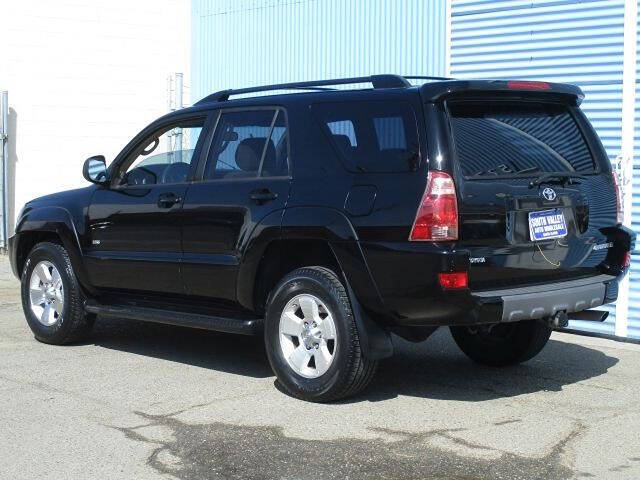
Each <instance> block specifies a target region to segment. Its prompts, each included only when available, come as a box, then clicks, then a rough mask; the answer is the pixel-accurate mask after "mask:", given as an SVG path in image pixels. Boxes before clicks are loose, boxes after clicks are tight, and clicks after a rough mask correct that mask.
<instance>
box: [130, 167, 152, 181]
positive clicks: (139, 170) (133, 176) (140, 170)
mask: <svg viewBox="0 0 640 480" xmlns="http://www.w3.org/2000/svg"><path fill="white" fill-rule="evenodd" d="M144 174H146V175H144ZM147 180H151V181H147ZM157 180H158V177H157V176H156V174H155V173H153V172H152V171H151V170H149V169H148V168H145V167H136V168H134V169H133V170H131V171H130V172H129V173H127V176H126V178H125V181H126V184H127V185H155V184H156V183H157Z"/></svg>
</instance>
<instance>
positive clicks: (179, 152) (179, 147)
mask: <svg viewBox="0 0 640 480" xmlns="http://www.w3.org/2000/svg"><path fill="white" fill-rule="evenodd" d="M181 108H182V73H176V110H180V109H181ZM182 149H183V146H182V129H181V128H176V140H175V150H176V153H177V155H176V162H182Z"/></svg>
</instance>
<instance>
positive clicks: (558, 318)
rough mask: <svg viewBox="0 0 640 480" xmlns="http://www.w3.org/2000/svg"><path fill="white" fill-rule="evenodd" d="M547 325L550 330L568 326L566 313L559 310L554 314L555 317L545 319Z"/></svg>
mask: <svg viewBox="0 0 640 480" xmlns="http://www.w3.org/2000/svg"><path fill="white" fill-rule="evenodd" d="M546 320H547V325H548V326H549V327H550V328H565V327H566V326H567V325H569V317H567V313H566V312H565V311H564V310H560V311H559V312H556V314H555V315H551V316H549V317H547V319H546Z"/></svg>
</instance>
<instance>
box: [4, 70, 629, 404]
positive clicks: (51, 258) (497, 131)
mask: <svg viewBox="0 0 640 480" xmlns="http://www.w3.org/2000/svg"><path fill="white" fill-rule="evenodd" d="M407 78H411V79H423V82H424V83H423V84H422V85H421V86H412V85H411V84H410V83H409V81H408V80H407ZM360 83H370V84H371V85H372V88H362V89H344V88H343V89H335V88H331V87H334V86H336V85H345V84H360ZM355 86H356V87H359V86H360V85H355ZM270 90H273V91H279V92H280V94H278V95H269V96H255V95H254V96H253V97H249V98H247V97H246V95H247V94H251V93H254V92H266V91H270ZM240 94H243V95H245V98H236V99H234V100H230V99H229V98H230V97H231V96H237V95H240ZM582 98H583V94H582V92H581V90H580V89H579V88H577V87H574V86H570V85H564V84H551V83H545V82H529V81H458V80H450V79H440V78H433V77H401V76H396V75H376V76H371V77H361V78H350V79H339V80H331V81H328V80H327V81H319V82H300V83H292V84H282V85H270V86H265V87H258V88H248V89H241V90H226V91H222V92H218V93H215V94H213V95H210V96H208V97H206V98H204V99H203V100H201V101H199V102H198V103H196V104H195V105H194V106H193V107H190V108H185V109H183V110H180V111H176V112H173V113H170V114H168V115H165V116H164V117H162V118H160V119H159V120H157V121H155V122H153V123H152V124H151V125H149V126H148V127H147V128H145V129H144V130H143V131H142V132H140V134H138V135H137V136H136V137H135V138H134V139H133V140H132V141H131V142H129V144H128V145H127V146H126V147H125V148H124V149H123V150H122V152H121V153H120V154H119V155H118V156H117V157H116V158H115V160H114V161H113V162H112V163H111V164H110V165H109V167H108V168H107V167H106V164H105V159H104V157H102V156H97V157H91V158H89V159H88V160H87V161H86V162H85V165H84V170H83V173H84V176H85V178H86V179H87V180H89V181H90V182H92V183H93V185H92V186H90V187H87V188H83V189H79V190H73V191H68V192H62V193H58V194H55V195H49V196H46V197H42V198H39V199H37V200H33V201H31V202H29V203H27V205H26V206H25V207H24V209H23V210H22V212H21V213H20V215H19V219H18V222H17V227H16V233H15V236H13V237H12V238H11V240H10V256H11V263H12V266H13V270H14V272H15V274H16V275H17V276H18V277H19V278H20V279H21V280H22V302H23V307H24V312H25V315H26V318H27V322H28V323H29V326H30V327H31V329H32V330H33V332H34V334H35V337H36V338H37V339H38V340H40V341H43V342H47V343H54V344H61V343H66V342H70V341H73V340H76V339H78V338H79V336H80V335H82V334H84V333H85V332H86V331H88V330H89V329H90V328H91V325H92V324H93V322H94V320H95V318H96V316H100V315H101V316H104V317H118V318H127V319H135V320H143V321H151V322H161V323H168V324H175V325H185V326H190V327H196V328H202V329H210V330H219V331H223V332H232V333H239V334H246V335H256V334H262V333H263V334H264V340H265V344H266V351H267V354H268V357H269V361H270V363H271V366H272V367H273V370H274V372H275V374H276V375H277V378H278V380H279V382H280V383H281V385H282V386H283V387H284V388H285V389H286V390H287V391H288V392H290V393H291V394H292V395H294V396H296V397H299V398H302V399H305V400H310V401H330V400H335V399H339V398H343V397H346V396H348V395H353V394H355V393H357V392H358V391H360V390H362V389H363V388H364V387H365V386H366V385H367V384H368V383H369V381H370V380H371V378H372V377H373V375H374V372H375V370H376V365H377V363H378V361H379V360H380V359H382V358H385V357H387V356H389V355H391V354H392V353H393V343H392V341H391V333H394V334H396V335H399V336H401V337H403V338H405V339H408V340H411V341H422V340H424V339H426V338H427V337H428V336H429V335H430V334H431V333H433V331H434V330H435V329H437V328H438V327H439V326H449V327H450V329H451V333H452V334H453V338H454V339H455V341H456V342H457V344H458V345H459V346H460V348H461V349H462V350H463V351H464V352H465V353H466V354H467V355H468V356H469V357H471V358H472V359H473V360H475V361H478V362H481V363H484V364H488V365H495V366H503V365H511V364H514V363H517V362H523V361H526V360H528V359H530V358H532V357H533V356H535V355H536V354H537V353H538V352H540V350H541V349H542V348H543V347H544V345H545V343H546V342H547V340H548V339H549V335H550V333H551V330H552V328H558V327H563V326H566V324H567V319H583V320H594V321H598V320H603V319H604V316H605V314H604V313H603V312H601V311H597V310H589V309H591V308H593V307H599V306H600V305H603V304H606V303H610V302H613V301H614V300H615V299H616V297H617V289H618V281H619V280H620V278H621V277H622V275H624V274H625V273H626V270H627V269H628V266H629V258H630V257H629V252H630V250H631V249H632V247H633V244H634V241H635V237H634V234H633V233H632V232H631V231H630V230H629V229H627V228H625V227H624V226H622V225H621V213H622V212H621V202H620V195H619V193H618V188H617V183H616V179H615V175H614V173H613V172H612V169H611V165H610V162H609V160H608V158H607V155H606V153H605V151H604V149H603V147H602V144H601V143H600V141H599V139H598V137H597V135H596V133H595V132H594V130H593V128H592V127H591V125H590V124H589V122H588V121H587V119H586V118H585V116H584V114H583V113H582V112H581V111H580V109H579V108H578V107H579V104H580V102H581V100H582Z"/></svg>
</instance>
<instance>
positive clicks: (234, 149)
mask: <svg viewBox="0 0 640 480" xmlns="http://www.w3.org/2000/svg"><path fill="white" fill-rule="evenodd" d="M288 145H289V143H288V139H287V126H286V120H285V115H284V112H283V111H282V110H276V109H274V110H243V111H229V112H222V114H221V115H220V119H219V120H218V123H217V126H216V131H215V134H214V137H213V141H212V143H211V148H210V149H209V156H208V158H207V163H206V166H205V172H204V178H205V179H208V180H211V179H220V178H250V177H257V176H263V177H264V176H281V175H287V174H288V155H289V148H288Z"/></svg>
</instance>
